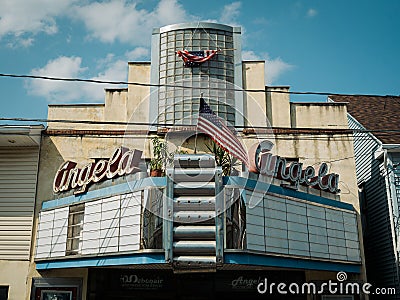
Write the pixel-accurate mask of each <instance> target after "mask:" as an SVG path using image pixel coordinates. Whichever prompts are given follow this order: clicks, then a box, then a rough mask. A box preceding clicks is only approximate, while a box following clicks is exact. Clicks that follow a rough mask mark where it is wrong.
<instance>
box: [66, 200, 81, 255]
mask: <svg viewBox="0 0 400 300" xmlns="http://www.w3.org/2000/svg"><path fill="white" fill-rule="evenodd" d="M84 213H85V205H84V204H78V205H72V206H70V207H69V216H68V234H67V251H66V255H76V254H79V252H80V249H81V245H82V240H81V232H82V228H83V216H84Z"/></svg>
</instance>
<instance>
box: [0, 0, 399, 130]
mask: <svg viewBox="0 0 400 300" xmlns="http://www.w3.org/2000/svg"><path fill="white" fill-rule="evenodd" d="M399 11H400V1H398V0H384V1H369V0H356V1H352V0H334V1H327V0H326V1H323V0H315V1H314V0H298V1H296V0H293V1H290V0H259V1H225V0H223V1H215V0H214V1H209V0H203V1H188V0H186V1H176V0H161V1H155V0H148V1H129V0H118V1H117V0H109V1H88V0H57V1H54V0H0V73H7V74H32V75H42V76H55V77H73V78H88V79H99V80H111V81H126V80H127V62H128V61H148V60H149V58H150V57H149V54H150V38H151V30H152V28H153V27H159V26H163V25H167V24H172V23H180V22H188V21H200V20H202V21H204V20H206V21H214V22H219V23H224V24H228V25H235V26H241V27H242V32H243V37H242V38H243V46H242V50H243V53H242V56H243V58H244V59H257V60H259V59H262V60H265V61H266V78H267V82H266V84H268V85H288V86H290V88H291V91H314V92H333V93H348V94H379V95H387V94H390V95H400V76H399V70H400V59H399V53H400V34H399V29H400V18H399V17H398V14H399ZM104 87H106V86H103V85H98V84H97V85H96V84H82V83H65V82H49V81H43V80H26V79H15V78H4V77H0V89H1V92H2V94H1V95H2V96H1V100H0V101H1V113H0V117H2V118H46V117H47V105H48V104H50V103H101V102H103V101H104V98H103V95H104V94H103V89H104ZM291 99H292V100H294V101H324V100H326V97H325V96H320V97H315V96H314V97H311V96H294V95H293V96H291ZM1 123H10V122H1Z"/></svg>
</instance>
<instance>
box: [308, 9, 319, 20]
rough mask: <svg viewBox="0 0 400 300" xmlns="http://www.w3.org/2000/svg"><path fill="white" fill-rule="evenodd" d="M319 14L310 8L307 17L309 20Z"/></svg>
mask: <svg viewBox="0 0 400 300" xmlns="http://www.w3.org/2000/svg"><path fill="white" fill-rule="evenodd" d="M317 14H318V11H316V10H315V9H313V8H310V9H309V10H308V11H307V17H309V18H312V17H315V16H316V15H317Z"/></svg>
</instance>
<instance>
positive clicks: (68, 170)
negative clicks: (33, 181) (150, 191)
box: [53, 147, 142, 194]
mask: <svg viewBox="0 0 400 300" xmlns="http://www.w3.org/2000/svg"><path fill="white" fill-rule="evenodd" d="M141 157H142V151H140V150H136V149H134V150H129V149H128V148H125V147H119V148H117V149H115V150H114V152H113V154H112V155H111V157H110V158H109V159H100V160H98V161H97V162H92V163H88V164H87V165H85V166H83V167H82V168H81V169H79V168H77V167H76V166H77V163H76V162H73V161H66V162H64V163H63V164H62V165H61V166H60V167H59V169H58V171H57V173H56V176H55V177H54V181H53V191H54V193H59V192H65V191H68V190H70V189H75V192H74V193H75V194H79V193H84V192H86V191H87V188H88V186H89V185H90V184H92V183H96V182H100V181H102V180H104V179H111V178H115V177H119V176H124V175H128V174H133V173H137V172H139V171H140V169H139V162H140V159H141Z"/></svg>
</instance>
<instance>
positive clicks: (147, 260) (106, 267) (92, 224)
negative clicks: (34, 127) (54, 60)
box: [28, 22, 366, 300]
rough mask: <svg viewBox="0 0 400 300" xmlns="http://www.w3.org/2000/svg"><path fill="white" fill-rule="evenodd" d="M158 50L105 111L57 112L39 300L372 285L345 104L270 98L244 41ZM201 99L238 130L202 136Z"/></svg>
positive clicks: (53, 112) (184, 33) (45, 161)
mask: <svg viewBox="0 0 400 300" xmlns="http://www.w3.org/2000/svg"><path fill="white" fill-rule="evenodd" d="M151 47H152V54H151V62H129V63H128V67H129V68H128V82H129V83H130V84H128V86H127V87H126V88H118V89H107V90H106V91H105V102H104V103H102V104H81V105H80V104H65V105H49V110H48V119H49V120H68V121H70V122H49V123H48V127H47V128H46V130H45V131H44V134H43V136H42V141H41V150H40V164H39V173H38V186H37V198H36V209H35V211H36V213H35V222H34V230H33V231H34V245H33V248H34V255H33V257H32V260H31V267H30V270H29V276H28V278H29V279H28V284H30V287H31V299H37V300H42V299H43V300H44V299H68V300H72V299H77V300H78V299H88V300H89V299H90V300H95V299H96V300H99V299H133V298H135V299H136V298H137V299H217V298H218V297H229V298H232V299H239V298H243V297H245V298H249V297H250V298H260V299H261V298H263V297H266V296H268V297H270V298H275V299H280V298H283V297H287V296H288V295H287V294H289V295H290V296H291V298H294V299H328V298H327V297H328V295H329V296H332V295H330V294H329V293H328V291H327V290H326V289H324V287H323V283H324V282H327V281H329V280H331V281H334V282H337V283H339V282H352V283H355V282H363V281H366V278H365V268H364V256H363V244H362V239H361V236H362V233H361V226H360V218H359V214H360V208H359V201H358V190H357V183H356V177H355V163H354V152H353V143H352V132H351V131H350V130H349V129H348V125H347V110H346V103H340V102H330V103H328V102H327V103H306V102H302V103H294V102H291V101H290V94H289V93H288V92H289V87H285V86H267V87H266V86H265V76H268V72H267V73H265V62H264V61H242V58H241V29H240V28H238V27H230V26H226V25H222V24H215V23H205V22H196V23H185V24H174V25H169V26H165V27H162V28H157V29H154V31H153V34H152V45H151ZM200 99H203V101H205V102H206V103H207V105H208V107H209V108H210V109H211V114H212V115H211V116H213V117H212V118H211V119H212V120H217V121H218V120H219V121H218V122H226V124H228V125H229V128H234V129H235V130H234V131H232V133H231V134H230V133H228V131H225V132H224V133H221V132H219V131H218V130H219V129H221V128H216V129H215V128H213V126H216V125H215V124H217V125H218V124H220V123H213V124H210V126H205V129H204V128H202V130H199V127H198V126H197V125H198V121H199V117H201V116H200V114H199V109H201V102H200ZM217 121H216V122H217ZM216 127H218V126H216ZM227 128H228V127H227ZM207 130H209V132H207ZM216 130H217V131H216ZM216 132H217V133H216ZM213 134H214V135H216V134H219V135H220V136H219V140H218V142H217V143H215V142H214V141H213V140H215V138H216V137H215V136H213ZM222 134H226V135H224V136H223V137H222V138H221V135H222ZM213 137H214V138H213ZM232 153H236V154H237V153H241V155H232ZM158 155H161V157H162V163H161V169H162V170H161V174H158V176H155V175H152V172H151V171H152V169H153V167H155V166H156V165H157V163H158V162H159V161H157V159H156V158H157V156H158ZM238 156H240V157H243V156H246V157H247V159H248V160H247V161H246V162H244V161H242V160H240V159H237V157H238ZM339 275H340V276H339ZM343 276H345V277H343ZM270 283H275V285H272V286H271V285H270ZM279 283H283V284H284V285H285V286H286V288H287V290H286V292H287V293H286V294H282V293H280V292H279V291H278V290H277V289H276V288H275V287H276V286H277V285H278V284H279ZM304 283H313V284H314V285H315V287H316V291H315V292H313V291H312V290H311V291H309V292H307V291H302V289H301V287H302V284H304ZM267 285H268V288H267ZM296 285H297V286H299V287H300V288H299V290H296ZM274 286H275V287H274ZM289 286H291V288H290V289H293V290H289V289H288V287H289ZM281 287H283V285H281ZM318 291H320V293H318ZM335 297H336V298H337V299H363V297H364V296H363V295H357V294H356V293H354V294H353V295H345V296H343V295H342V296H340V295H339V293H337V295H335ZM329 299H330V298H329Z"/></svg>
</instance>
